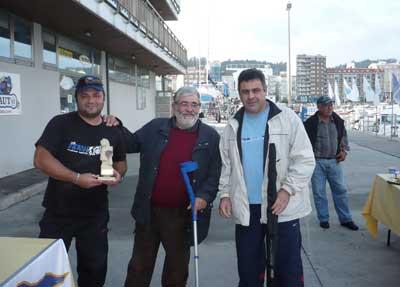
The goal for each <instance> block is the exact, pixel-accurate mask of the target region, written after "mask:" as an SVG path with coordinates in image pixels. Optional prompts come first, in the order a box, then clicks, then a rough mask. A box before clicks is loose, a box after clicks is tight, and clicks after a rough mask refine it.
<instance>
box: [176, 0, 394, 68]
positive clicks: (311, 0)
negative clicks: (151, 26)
mask: <svg viewBox="0 0 400 287" xmlns="http://www.w3.org/2000/svg"><path fill="white" fill-rule="evenodd" d="M291 3H292V9H291V10H290V28H291V29H290V33H291V57H292V60H291V63H292V68H295V62H296V55H298V54H309V55H316V54H321V55H323V56H326V57H327V66H328V67H332V66H336V65H339V64H346V63H350V62H351V61H361V60H364V59H373V60H376V59H382V58H395V59H400V23H399V22H400V21H399V19H400V1H399V0H292V1H291ZM286 4H287V1H286V0H181V1H180V6H181V13H180V15H179V20H178V21H175V22H172V21H168V25H169V26H170V27H171V29H172V30H173V31H174V33H175V34H176V35H177V36H178V38H179V39H180V40H181V42H182V43H183V45H184V46H185V47H186V49H187V50H188V57H192V56H197V57H198V56H202V57H207V58H209V59H210V60H212V61H214V60H219V61H224V60H228V59H231V60H246V59H248V60H253V59H254V60H261V61H268V62H274V63H275V62H287V59H288V12H287V11H286ZM208 27H209V29H208Z"/></svg>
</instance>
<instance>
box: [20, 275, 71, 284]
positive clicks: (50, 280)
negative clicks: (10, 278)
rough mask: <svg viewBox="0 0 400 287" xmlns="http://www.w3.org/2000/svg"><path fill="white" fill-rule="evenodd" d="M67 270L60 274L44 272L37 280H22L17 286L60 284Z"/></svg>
mask: <svg viewBox="0 0 400 287" xmlns="http://www.w3.org/2000/svg"><path fill="white" fill-rule="evenodd" d="M68 274H69V273H68V272H67V273H64V274H62V275H56V274H53V273H50V272H49V273H46V274H45V275H44V276H43V278H42V279H40V280H39V281H38V282H34V283H30V282H27V281H23V282H20V283H18V285H17V287H56V286H61V285H62V284H63V283H64V281H65V278H66V277H67V276H68Z"/></svg>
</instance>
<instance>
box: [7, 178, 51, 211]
mask: <svg viewBox="0 0 400 287" xmlns="http://www.w3.org/2000/svg"><path fill="white" fill-rule="evenodd" d="M46 185H47V180H44V181H41V182H38V183H35V184H32V185H30V186H27V187H25V188H22V189H20V190H18V191H16V192H12V193H10V194H7V195H4V196H0V211H1V210H4V209H7V208H9V207H10V206H12V205H14V204H16V203H18V202H21V201H24V200H27V199H28V198H31V197H32V196H34V195H36V194H39V193H41V192H43V191H44V190H45V189H46Z"/></svg>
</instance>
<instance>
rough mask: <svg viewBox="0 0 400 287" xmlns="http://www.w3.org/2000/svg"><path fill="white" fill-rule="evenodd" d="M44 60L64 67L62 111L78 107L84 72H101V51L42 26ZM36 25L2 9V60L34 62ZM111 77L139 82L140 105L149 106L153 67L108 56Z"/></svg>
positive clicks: (54, 66)
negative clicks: (78, 86) (75, 92)
mask: <svg viewBox="0 0 400 287" xmlns="http://www.w3.org/2000/svg"><path fill="white" fill-rule="evenodd" d="M41 36H42V37H41V39H42V45H43V46H42V48H43V49H42V63H43V68H45V69H54V70H57V69H58V70H60V72H61V73H60V77H61V78H60V104H61V107H60V108H61V112H62V113H63V112H69V111H73V110H76V103H75V98H74V97H73V90H74V86H75V84H76V81H77V80H78V78H79V77H80V76H82V75H87V74H91V75H97V76H101V52H100V51H98V50H96V49H94V48H92V47H89V46H86V45H84V44H82V43H80V42H77V41H74V40H72V39H70V38H67V37H64V36H63V35H59V34H57V33H55V32H53V31H50V30H48V29H46V28H43V27H42V35H41ZM33 39H34V33H33V25H32V23H30V22H28V21H25V20H24V19H21V18H19V17H17V16H15V15H12V14H10V13H8V12H7V11H5V10H2V9H0V60H1V61H6V62H14V63H17V64H25V65H32V66H33V64H34V59H33V48H34V47H33V45H32V43H33ZM108 67H109V68H108V71H109V79H110V80H112V81H117V82H121V83H124V84H129V85H134V86H136V88H137V90H136V94H137V97H136V99H137V103H136V106H137V109H139V110H141V109H145V108H146V98H147V96H150V91H151V89H150V71H149V70H147V69H144V68H141V67H138V66H137V65H135V64H133V63H130V62H129V61H126V60H123V59H119V58H117V57H113V56H110V57H108Z"/></svg>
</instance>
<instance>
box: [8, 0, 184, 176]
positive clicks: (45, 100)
mask: <svg viewBox="0 0 400 287" xmlns="http://www.w3.org/2000/svg"><path fill="white" fill-rule="evenodd" d="M179 9H180V8H179V2H177V1H176V0H164V1H156V0H153V1H143V0H103V1H99V0H70V1H68V0H63V1H52V0H37V1H24V0H0V81H4V83H6V82H7V81H8V82H9V84H10V85H9V86H10V89H12V90H11V91H10V90H1V93H2V94H7V95H5V96H4V99H7V98H10V95H13V96H14V97H15V99H16V101H15V102H16V103H17V104H16V105H14V106H13V105H7V103H6V104H3V103H1V101H0V120H1V122H2V126H3V134H4V135H7V136H4V137H2V152H1V153H0V177H4V176H7V175H10V174H14V173H17V172H20V171H23V170H26V169H30V168H32V158H33V152H34V143H35V141H36V140H37V139H38V138H39V136H40V135H41V133H42V131H43V129H44V127H45V125H46V123H47V122H48V121H49V120H50V118H51V117H53V116H55V115H57V114H60V113H67V112H70V111H74V110H76V102H75V98H74V96H73V95H74V86H75V84H76V81H77V79H78V78H79V77H81V76H82V75H89V74H90V75H96V76H98V77H100V78H102V80H103V82H104V84H105V89H106V105H105V108H104V111H103V112H104V113H110V114H113V115H116V116H118V117H119V118H120V119H121V120H122V121H123V122H124V125H125V126H127V127H128V128H129V129H131V130H136V129H138V128H140V127H141V126H142V125H143V124H144V123H146V122H147V121H149V120H150V119H152V118H154V117H155V116H157V115H158V114H161V111H160V109H161V105H163V106H162V108H163V109H164V108H165V105H164V101H159V99H158V97H159V96H160V95H161V94H159V93H158V92H159V91H157V92H156V90H158V88H156V76H159V77H160V79H161V81H162V82H163V81H166V80H165V79H166V77H165V75H169V74H182V73H184V72H185V69H186V63H187V56H186V49H185V48H184V47H183V45H182V44H181V43H180V41H179V40H178V38H177V37H176V36H175V35H174V34H173V33H172V31H171V30H170V29H169V28H168V26H167V25H166V23H165V21H164V20H165V19H168V20H176V19H177V16H178V14H179V11H180V10H179ZM167 82H168V81H167ZM165 86H168V83H164V84H162V85H161V87H165ZM170 95H171V93H169V94H168V93H166V94H164V93H163V94H162V95H161V96H163V97H165V96H170ZM1 96H2V95H0V97H1ZM168 102H169V100H168ZM168 114H169V113H168Z"/></svg>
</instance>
